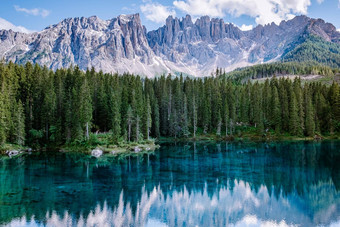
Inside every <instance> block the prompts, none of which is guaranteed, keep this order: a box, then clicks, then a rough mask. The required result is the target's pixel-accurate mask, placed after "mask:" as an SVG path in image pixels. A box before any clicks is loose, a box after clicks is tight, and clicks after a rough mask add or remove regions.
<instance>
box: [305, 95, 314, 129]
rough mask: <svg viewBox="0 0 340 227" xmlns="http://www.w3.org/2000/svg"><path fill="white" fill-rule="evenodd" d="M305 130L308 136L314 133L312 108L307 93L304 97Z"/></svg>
mask: <svg viewBox="0 0 340 227" xmlns="http://www.w3.org/2000/svg"><path fill="white" fill-rule="evenodd" d="M306 99H307V100H306V132H307V135H308V136H314V135H315V122H314V108H313V105H312V100H311V98H310V96H309V95H307V97H306Z"/></svg>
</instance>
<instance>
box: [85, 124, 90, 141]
mask: <svg viewBox="0 0 340 227" xmlns="http://www.w3.org/2000/svg"><path fill="white" fill-rule="evenodd" d="M86 139H87V140H89V139H90V135H89V123H88V122H86Z"/></svg>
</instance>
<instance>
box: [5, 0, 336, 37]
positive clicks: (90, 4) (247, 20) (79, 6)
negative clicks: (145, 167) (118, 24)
mask: <svg viewBox="0 0 340 227" xmlns="http://www.w3.org/2000/svg"><path fill="white" fill-rule="evenodd" d="M274 2H275V3H274ZM131 13H140V15H141V19H142V23H143V24H144V25H145V26H146V27H147V29H148V30H152V29H155V28H158V27H160V26H162V25H163V24H164V21H165V18H166V17H167V16H168V15H169V14H172V15H174V16H177V17H182V16H184V15H186V14H190V15H192V17H193V18H197V17H199V16H203V15H209V16H211V17H219V18H223V19H224V20H225V21H226V22H232V23H234V24H236V25H237V26H239V27H241V28H242V29H244V30H247V29H250V28H252V27H254V26H256V25H258V24H267V23H270V22H276V23H278V22H279V21H281V20H283V19H285V20H287V19H291V18H292V17H294V15H301V14H304V15H307V16H309V17H313V18H322V19H324V20H325V21H327V22H331V23H333V24H334V25H335V27H337V28H338V29H339V28H340V0H242V1H240V0H163V1H160V0H139V1H136V0H124V1H116V0H55V1H51V0H1V7H0V29H1V28H9V27H13V28H18V26H21V27H19V29H21V30H25V29H27V30H30V31H32V30H33V31H40V30H42V29H44V28H45V27H47V26H48V25H50V24H55V23H58V22H59V21H61V20H62V19H64V18H68V17H82V16H85V17H89V16H92V15H97V16H98V17H100V18H102V19H111V18H113V17H116V16H117V15H120V14H131Z"/></svg>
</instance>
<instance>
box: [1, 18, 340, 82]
mask: <svg viewBox="0 0 340 227" xmlns="http://www.w3.org/2000/svg"><path fill="white" fill-rule="evenodd" d="M306 34H307V35H308V34H313V35H317V36H319V37H322V38H323V39H324V40H327V41H330V42H335V43H340V33H339V32H337V31H336V29H335V27H334V26H333V25H332V24H329V23H326V22H325V21H323V20H321V19H311V18H308V17H306V16H297V17H295V18H293V19H292V20H288V21H282V22H281V23H280V24H279V25H276V24H274V23H271V24H267V25H265V26H262V25H259V26H256V27H255V28H254V29H252V30H250V31H241V30H240V29H239V28H238V27H237V26H235V25H233V24H232V23H225V22H224V21H223V19H219V18H210V17H208V16H203V17H200V18H198V19H197V20H196V21H195V22H193V21H192V18H191V16H190V15H186V16H185V17H182V18H177V17H173V16H169V17H168V18H167V19H166V21H165V24H164V26H162V27H160V28H159V29H156V30H154V31H150V32H146V29H145V27H144V26H143V24H142V22H141V19H140V16H139V14H131V15H120V16H118V17H116V18H113V19H110V20H102V19H100V18H98V17H97V16H91V17H88V18H86V17H76V18H67V19H64V20H63V21H61V22H60V23H58V24H55V25H51V26H49V27H47V28H45V29H44V30H42V31H41V32H36V33H31V34H24V33H18V32H13V31H11V30H9V31H6V30H1V31H0V58H5V59H6V60H7V61H13V62H17V63H25V62H27V61H31V62H33V63H38V64H41V65H46V66H48V67H50V68H52V69H57V68H60V67H68V66H69V65H71V64H73V65H75V64H77V65H79V67H80V68H81V69H84V70H85V69H86V68H90V67H92V66H93V67H95V68H96V69H97V70H103V71H104V72H120V73H123V72H131V73H138V74H142V75H148V76H154V75H157V74H161V73H169V72H183V73H185V74H189V75H210V73H211V72H212V71H213V70H214V69H215V68H216V67H222V68H225V69H226V70H227V71H228V70H232V69H234V68H237V67H242V66H248V65H252V64H256V63H261V62H267V61H275V60H277V59H280V57H281V55H282V54H283V53H284V52H285V50H286V49H287V48H291V47H292V45H294V44H296V43H298V42H299V40H300V38H301V36H304V35H306Z"/></svg>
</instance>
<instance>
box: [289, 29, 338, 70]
mask: <svg viewBox="0 0 340 227" xmlns="http://www.w3.org/2000/svg"><path fill="white" fill-rule="evenodd" d="M302 39H303V40H302V43H301V44H299V45H297V46H295V47H294V48H293V49H292V50H290V51H289V52H287V53H285V54H283V55H282V61H283V62H292V61H293V62H312V63H314V64H323V65H327V66H330V67H333V68H340V44H339V43H332V42H327V41H325V40H324V39H322V38H321V37H319V36H315V35H309V36H307V37H306V38H302Z"/></svg>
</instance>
